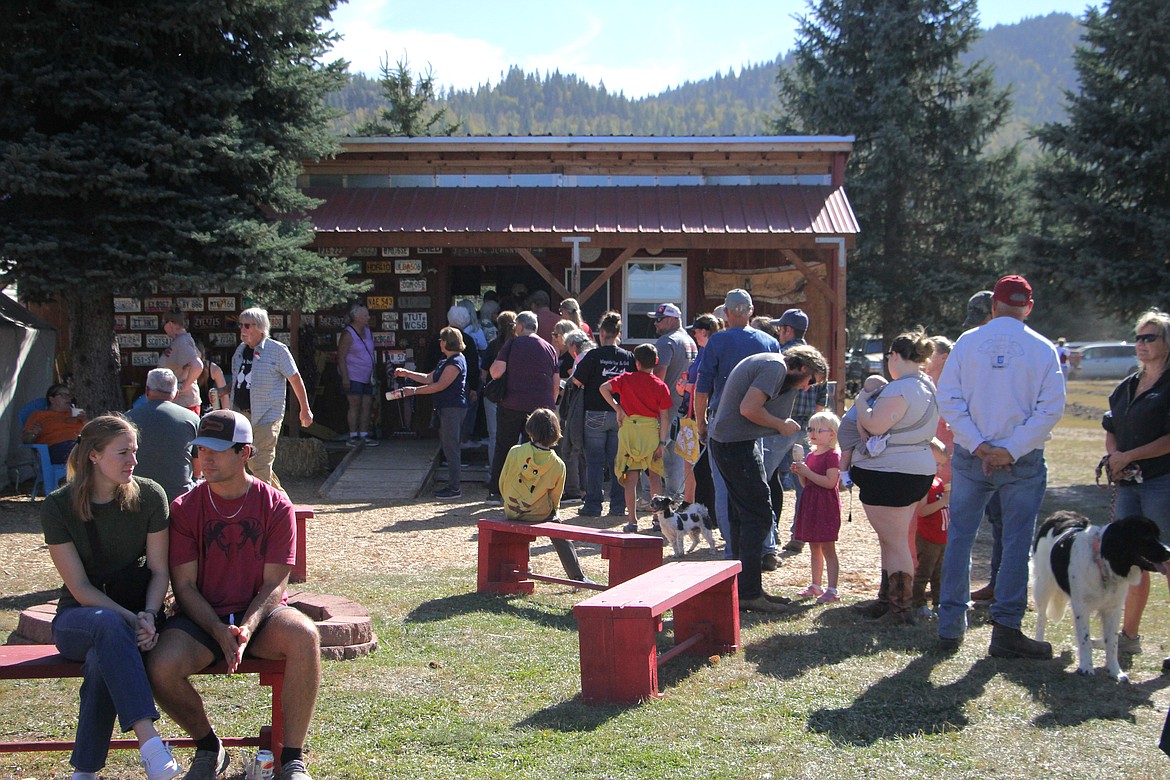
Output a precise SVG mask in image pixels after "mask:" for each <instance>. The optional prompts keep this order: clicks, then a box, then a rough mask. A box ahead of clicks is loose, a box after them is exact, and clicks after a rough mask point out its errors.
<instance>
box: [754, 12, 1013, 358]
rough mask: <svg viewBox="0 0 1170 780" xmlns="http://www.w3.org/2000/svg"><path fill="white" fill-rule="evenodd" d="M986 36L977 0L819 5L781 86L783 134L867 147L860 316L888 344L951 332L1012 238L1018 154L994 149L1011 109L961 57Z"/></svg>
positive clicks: (858, 190)
mask: <svg viewBox="0 0 1170 780" xmlns="http://www.w3.org/2000/svg"><path fill="white" fill-rule="evenodd" d="M978 34H979V31H978V19H977V13H976V3H975V0H820V2H819V4H818V5H816V6H815V7H814V8H813V9H812V11H811V13H810V15H806V16H804V17H802V18H801V20H800V29H799V32H798V41H797V50H796V52H795V56H794V60H793V62H792V64H791V65H790V66H788V67H785V68H784V69H782V70H781V72H780V75H779V77H778V79H777V83H778V85H779V99H780V105H781V111H782V112H783V113H782V115H781V117H780V118H779V120H778V121H777V122H776V123H775V124H774V129H775V130H776V131H777V132H781V133H810V134H817V135H852V136H855V137H856V142H855V145H854V151H853V155H852V158H851V159H850V163H849V168H848V170H847V172H846V181H847V187H848V190H849V198H850V201H851V202H852V204H853V209H854V212H855V213H856V214H857V217H858V221H859V222H860V225H861V234H860V236H859V237H858V242H857V249H856V251H855V252H854V253H853V256H852V260H851V267H850V273H849V276H848V295H849V303H850V314H851V316H852V319H853V320H854V321H855V325H858V326H861V327H868V328H880V329H881V331H882V332H883V333H884V334H885V335H886V336H887V337H891V336H893V335H894V334H895V333H897V332H898V331H901V330H904V329H905V328H907V327H910V326H913V325H915V324H919V323H921V324H924V325H926V326H927V327H928V329H930V330H932V331H937V330H951V331H953V330H954V329H955V326H957V325H958V324H959V322H960V321H961V319H962V317H963V315H964V314H965V311H966V301H967V298H968V297H969V296H970V295H971V294H972V293H974V292H975V291H977V290H980V289H985V288H987V287H988V286H989V285H990V284H992V283H994V281H995V275H996V273H997V269H996V260H997V252H998V251H1000V248H1001V242H1002V241H1003V239H1004V237H1005V236H1008V235H1010V234H1011V232H1012V230H1013V225H1014V211H1013V209H1012V205H1011V202H1010V198H1009V193H1010V189H1011V186H1012V180H1013V176H1014V172H1015V169H1016V155H1015V150H1014V149H1009V150H1007V151H1005V152H1001V153H998V154H988V153H986V152H985V149H986V147H987V142H988V139H989V138H990V137H991V136H992V135H993V134H994V133H995V131H996V129H997V128H999V127H1000V126H1001V125H1002V124H1003V122H1004V119H1005V117H1006V115H1007V114H1008V111H1009V109H1010V100H1009V97H1008V94H1007V92H1006V91H1004V90H999V89H997V88H996V87H995V85H994V82H993V75H992V72H991V69H990V68H988V67H986V66H985V65H984V64H983V63H979V62H976V63H973V64H969V65H964V64H962V62H961V60H960V57H961V55H962V54H963V52H965V51H966V50H967V49H968V48H969V47H970V46H971V44H972V43H973V42H974V41H975V40H976V37H977V36H978Z"/></svg>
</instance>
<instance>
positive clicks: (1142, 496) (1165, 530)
mask: <svg viewBox="0 0 1170 780" xmlns="http://www.w3.org/2000/svg"><path fill="white" fill-rule="evenodd" d="M1115 514H1116V515H1117V517H1119V518H1121V517H1131V516H1133V515H1141V516H1143V517H1148V518H1150V519H1151V520H1153V521H1154V522H1155V523H1157V524H1158V530H1159V531H1160V532H1161V536H1162V543H1163V544H1170V474H1163V475H1162V476H1160V477H1154V478H1153V479H1147V480H1146V481H1145V482H1143V483H1141V484H1140V485H1122V486H1121V487H1120V488H1118V490H1117V507H1116V512H1115Z"/></svg>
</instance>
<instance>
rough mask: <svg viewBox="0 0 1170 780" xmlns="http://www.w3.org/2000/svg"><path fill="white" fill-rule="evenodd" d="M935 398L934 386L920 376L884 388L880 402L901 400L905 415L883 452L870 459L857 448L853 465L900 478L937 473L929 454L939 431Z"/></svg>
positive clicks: (861, 448)
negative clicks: (903, 404) (882, 400)
mask: <svg viewBox="0 0 1170 780" xmlns="http://www.w3.org/2000/svg"><path fill="white" fill-rule="evenodd" d="M934 396H935V393H934V384H933V383H932V382H931V381H930V379H928V378H927V377H925V376H922V375H921V374H911V375H909V376H904V377H901V378H900V379H895V380H894V381H893V382H890V383H889V384H888V385H886V386H885V387H883V388H882V393H881V396H880V398H902V399H904V400H905V401H906V414H905V415H903V417H902V419H901V420H899V421H898V422H897V423H895V425H894V427H893V428H891V429H890V430H889V440H888V442H887V444H886V448H885V450H883V451H882V452H881V453H880V454H879V455H876V456H871V455H870V454H869V452H868V451H867V450H866V448H865V447H857V448H856V449H855V450H854V456H853V465H854V466H858V467H859V468H863V469H868V470H870V471H884V472H895V473H899V474H917V475H927V474H934V473H936V472H937V470H938V464H936V463H935V461H934V453H932V452H931V451H930V440H931V439H933V438H934V434H935V431H937V430H938V416H939V413H938V402H937V401H936V400H935V397H934ZM880 398H879V400H880Z"/></svg>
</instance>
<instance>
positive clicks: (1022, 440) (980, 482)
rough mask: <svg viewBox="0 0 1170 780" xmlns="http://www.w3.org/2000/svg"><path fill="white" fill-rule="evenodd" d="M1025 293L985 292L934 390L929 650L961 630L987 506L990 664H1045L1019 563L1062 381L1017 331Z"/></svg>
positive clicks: (1044, 354)
mask: <svg viewBox="0 0 1170 780" xmlns="http://www.w3.org/2000/svg"><path fill="white" fill-rule="evenodd" d="M1032 303H1033V301H1032V287H1031V285H1029V284H1028V282H1027V280H1026V279H1024V278H1023V277H1021V276H1005V277H1004V278H1002V279H1000V280H999V282H998V283H997V284H996V285H995V291H994V293H993V297H992V318H991V321H990V322H988V323H987V324H986V325H983V326H982V327H980V328H976V329H975V330H970V331H967V332H966V333H964V334H963V335H962V336H960V337H959V340H958V341H957V342H955V348H954V349H953V350H952V351H951V356H950V358H949V359H948V360H947V364H946V367H945V368H944V369H943V373H942V377H941V379H940V381H939V388H938V403H939V407H940V409H941V411H942V415H943V417H944V418H945V419H946V421H947V422H948V423H949V424H950V426H951V429H952V430H953V431H954V434H955V455H954V458H953V460H952V461H951V469H952V474H953V483H952V485H953V487H952V489H951V524H950V528H949V529H948V538H947V550H946V553H945V555H944V556H943V570H942V583H941V589H940V590H941V592H942V598H941V603H940V605H939V625H938V636H939V648H940V649H942V650H944V651H948V652H951V651H954V650H956V649H958V647H959V644H960V643H961V642H962V640H963V633H964V632H965V631H966V629H967V604H968V601H969V599H970V597H971V548H972V546H973V545H974V543H975V534H976V532H977V531H978V530H979V523H980V521H981V520H982V519H983V512H984V509H985V508H986V506H987V502H988V501H989V500H990V499H991V497H992V496H993V495H995V494H997V493H998V495H999V499H1000V502H1001V507H1002V510H1003V558H1002V560H1001V561H1000V566H999V576H998V577H997V578H996V583H995V603H994V604H993V605H992V606H991V618H992V621H993V623H994V625H993V628H992V633H991V646H990V648H989V652H990V654H991V655H993V656H996V657H999V658H1036V659H1047V658H1051V657H1052V645H1050V644H1048V643H1047V642H1037V641H1035V640H1033V639H1029V638H1028V637H1026V636H1024V635H1023V633H1022V632H1021V631H1020V625H1021V622H1022V620H1023V617H1024V610H1025V608H1026V607H1027V601H1028V561H1029V559H1030V557H1031V553H1032V538H1033V535H1034V534H1035V529H1036V515H1037V514H1038V513H1039V511H1040V502H1041V501H1042V500H1043V499H1044V490H1045V488H1046V487H1047V484H1048V469H1047V466H1046V465H1045V463H1044V442H1045V441H1047V440H1048V438H1049V436H1050V435H1051V433H1052V429H1053V427H1055V426H1056V423H1057V422H1059V421H1060V417H1061V415H1062V414H1063V413H1064V377H1063V375H1062V374H1061V371H1060V358H1059V356H1058V355H1057V353H1056V347H1055V346H1053V344H1052V342H1050V341H1049V340H1048V339H1046V338H1044V337H1043V336H1041V335H1040V334H1039V333H1036V332H1035V331H1034V330H1032V329H1031V328H1029V327H1027V326H1026V325H1025V324H1024V319H1025V318H1026V317H1027V316H1028V314H1029V313H1030V312H1031V311H1032Z"/></svg>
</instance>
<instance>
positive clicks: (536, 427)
mask: <svg viewBox="0 0 1170 780" xmlns="http://www.w3.org/2000/svg"><path fill="white" fill-rule="evenodd" d="M524 432H525V433H527V434H528V438H529V439H531V441H528V442H525V443H524V444H517V445H516V446H515V447H513V448H512V449H510V450H508V457H507V459H506V460H505V461H504V468H503V470H502V471H501V472H500V495H501V497H502V498H503V499H504V516H505V517H506V518H508V519H509V520H519V521H520V522H522V523H543V522H545V521H546V520H551V521H553V522H560V520H558V519H557V518H556V513H557V508H558V507H560V504H561V493H563V492H564V490H565V462H564V461H562V460H561V459H560V458H559V457H557V454H556V453H555V452H553V451H552V448H553V447H555V446H556V444H557V442H558V441H560V438H561V424H560V422H559V421H558V420H557V415H556V412H554V411H553V410H552V409H537V410H536V411H535V412H533V413H532V414H530V415H528V420H527V422H525V423H524ZM550 541H551V542H552V546H553V549H554V550H556V551H557V556H558V557H559V558H560V559H561V565H562V566H564V567H565V573H566V574H568V575H569V579H571V580H578V581H580V582H590V580H589V578H588V577H586V576H585V574H584V572H582V571H581V562H580V561H579V560H578V559H577V550H576V549H575V548H574V547H573V543H572V542H571V541H569V540H568V539H551V540H550Z"/></svg>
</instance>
